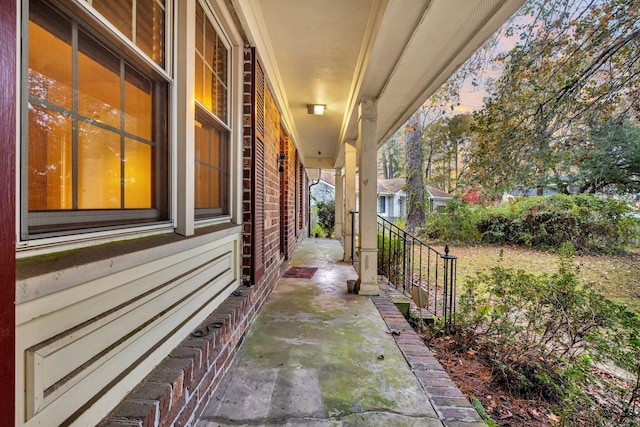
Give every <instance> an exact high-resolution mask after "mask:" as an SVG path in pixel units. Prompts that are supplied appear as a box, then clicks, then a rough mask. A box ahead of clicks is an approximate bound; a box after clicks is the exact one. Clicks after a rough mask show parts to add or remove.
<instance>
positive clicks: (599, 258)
mask: <svg viewBox="0 0 640 427" xmlns="http://www.w3.org/2000/svg"><path fill="white" fill-rule="evenodd" d="M501 250H503V252H504V255H503V257H504V259H503V261H502V266H503V267H505V268H513V269H516V270H518V269H522V270H524V271H526V272H528V273H535V274H542V273H547V274H551V273H553V272H554V271H557V269H558V265H559V257H558V254H557V253H555V252H543V251H537V250H534V249H530V248H526V247H520V246H489V245H477V246H468V247H452V248H451V255H455V256H457V257H458V284H459V285H464V284H466V281H467V278H468V277H471V276H473V275H474V274H475V272H477V271H484V272H486V271H488V270H489V269H490V268H491V267H494V266H495V265H496V263H497V262H498V259H499V257H500V251H501ZM575 263H576V265H577V266H578V267H579V272H578V278H579V279H580V280H581V281H583V282H585V283H591V284H593V285H594V287H595V288H596V289H597V290H598V291H600V292H602V293H603V294H604V295H605V296H606V297H608V298H609V299H611V300H612V301H614V302H616V303H618V304H621V305H624V306H626V307H628V308H629V309H630V310H633V311H635V312H637V313H640V249H634V250H630V251H629V252H628V253H627V254H626V255H585V256H576V257H575Z"/></svg>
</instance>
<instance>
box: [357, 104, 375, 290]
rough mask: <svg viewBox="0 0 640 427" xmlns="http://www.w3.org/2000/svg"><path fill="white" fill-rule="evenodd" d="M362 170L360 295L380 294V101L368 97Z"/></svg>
mask: <svg viewBox="0 0 640 427" xmlns="http://www.w3.org/2000/svg"><path fill="white" fill-rule="evenodd" d="M358 115H359V117H358V144H357V149H358V171H359V183H360V191H359V193H360V194H359V197H360V206H359V212H360V214H359V219H360V229H359V236H360V261H359V267H360V271H359V273H360V292H359V294H360V295H378V293H379V292H380V287H379V285H378V230H377V223H378V221H377V217H376V212H377V210H376V204H377V181H378V163H377V157H376V155H377V151H378V123H377V122H378V111H377V105H376V100H374V99H370V98H365V99H363V100H362V101H361V102H360V106H359V109H358Z"/></svg>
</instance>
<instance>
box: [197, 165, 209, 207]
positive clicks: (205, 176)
mask: <svg viewBox="0 0 640 427" xmlns="http://www.w3.org/2000/svg"><path fill="white" fill-rule="evenodd" d="M209 185H210V183H209V168H207V167H206V166H203V165H200V164H196V203H195V206H196V209H201V208H208V207H210V205H209Z"/></svg>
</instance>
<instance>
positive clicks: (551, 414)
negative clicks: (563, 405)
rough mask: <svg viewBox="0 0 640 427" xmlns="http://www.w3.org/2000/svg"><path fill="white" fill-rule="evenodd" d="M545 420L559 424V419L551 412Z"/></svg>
mask: <svg viewBox="0 0 640 427" xmlns="http://www.w3.org/2000/svg"><path fill="white" fill-rule="evenodd" d="M547 418H549V419H550V420H551V421H553V422H554V423H557V422H560V417H559V416H557V415H556V414H554V413H553V412H550V413H548V414H547Z"/></svg>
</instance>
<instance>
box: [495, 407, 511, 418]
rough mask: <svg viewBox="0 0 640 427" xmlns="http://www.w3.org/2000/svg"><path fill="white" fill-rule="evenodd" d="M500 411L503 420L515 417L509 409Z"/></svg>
mask: <svg viewBox="0 0 640 427" xmlns="http://www.w3.org/2000/svg"><path fill="white" fill-rule="evenodd" d="M498 413H499V414H500V419H501V420H506V419H507V418H511V417H513V414H512V413H511V411H510V410H508V409H505V410H504V411H499V412H498Z"/></svg>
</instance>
